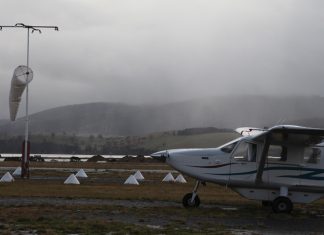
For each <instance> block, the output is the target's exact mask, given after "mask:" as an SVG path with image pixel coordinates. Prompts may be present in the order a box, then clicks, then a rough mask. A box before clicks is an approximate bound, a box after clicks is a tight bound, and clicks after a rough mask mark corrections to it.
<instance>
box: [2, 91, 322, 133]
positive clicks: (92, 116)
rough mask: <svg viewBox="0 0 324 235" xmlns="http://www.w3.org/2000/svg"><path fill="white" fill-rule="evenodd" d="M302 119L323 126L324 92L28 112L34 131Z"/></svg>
mask: <svg viewBox="0 0 324 235" xmlns="http://www.w3.org/2000/svg"><path fill="white" fill-rule="evenodd" d="M275 124H296V125H299V124H303V125H306V126H312V127H323V128H324V98H323V97H317V96H314V97H313V96H312V97H270V96H236V97H233V96H232V97H224V96H222V97H212V98H206V99H196V100H191V101H185V102H176V103H170V104H163V105H127V104H122V103H88V104H77V105H68V106H63V107H58V108H53V109H48V110H45V111H42V112H39V113H35V114H33V115H31V116H30V131H31V133H32V134H53V133H54V134H62V133H64V134H74V135H99V134H100V135H104V136H127V135H144V134H148V133H152V132H158V131H167V130H179V129H186V128H193V127H210V126H214V127H217V128H236V127H239V126H255V127H265V126H272V125H275ZM23 133H24V120H23V119H18V120H17V121H16V122H13V123H11V122H9V121H6V122H4V121H2V122H0V135H22V134H23Z"/></svg>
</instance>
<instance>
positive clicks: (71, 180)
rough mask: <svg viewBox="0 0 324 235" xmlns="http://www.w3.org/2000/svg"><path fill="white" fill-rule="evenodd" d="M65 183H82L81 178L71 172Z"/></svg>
mask: <svg viewBox="0 0 324 235" xmlns="http://www.w3.org/2000/svg"><path fill="white" fill-rule="evenodd" d="M64 184H80V182H79V180H78V179H77V178H76V177H75V175H74V174H71V175H70V176H69V177H68V178H67V179H66V180H65V181H64Z"/></svg>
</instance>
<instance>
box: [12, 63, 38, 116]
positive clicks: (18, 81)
mask: <svg viewBox="0 0 324 235" xmlns="http://www.w3.org/2000/svg"><path fill="white" fill-rule="evenodd" d="M31 80H33V71H32V70H31V69H30V68H28V67H27V66H25V65H19V66H18V67H17V68H16V69H15V71H14V74H13V76H12V79H11V88H10V94H9V109H10V120H11V121H14V120H15V119H16V115H17V112H18V108H19V103H20V100H21V96H22V93H23V92H24V90H25V88H26V86H27V84H28V83H30V82H31Z"/></svg>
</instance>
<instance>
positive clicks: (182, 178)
mask: <svg viewBox="0 0 324 235" xmlns="http://www.w3.org/2000/svg"><path fill="white" fill-rule="evenodd" d="M175 182H177V183H183V184H185V183H187V181H186V179H185V178H184V177H183V175H181V174H180V175H178V176H177V178H176V179H175Z"/></svg>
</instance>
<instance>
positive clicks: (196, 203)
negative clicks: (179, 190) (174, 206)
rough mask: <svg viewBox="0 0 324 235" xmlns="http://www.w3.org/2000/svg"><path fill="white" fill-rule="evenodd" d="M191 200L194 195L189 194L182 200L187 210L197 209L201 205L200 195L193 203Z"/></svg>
mask: <svg viewBox="0 0 324 235" xmlns="http://www.w3.org/2000/svg"><path fill="white" fill-rule="evenodd" d="M191 198H192V193H187V194H186V195H184V197H183V199H182V205H183V206H184V207H185V208H196V207H198V206H199V205H200V199H199V197H198V195H196V197H195V199H194V200H193V202H192V201H191Z"/></svg>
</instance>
